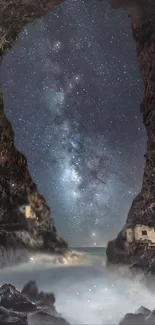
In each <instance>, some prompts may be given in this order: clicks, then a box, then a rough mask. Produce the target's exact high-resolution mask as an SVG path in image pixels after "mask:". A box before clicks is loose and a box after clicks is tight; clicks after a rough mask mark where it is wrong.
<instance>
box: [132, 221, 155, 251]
mask: <svg viewBox="0 0 155 325" xmlns="http://www.w3.org/2000/svg"><path fill="white" fill-rule="evenodd" d="M126 239H127V243H128V244H130V243H131V244H132V243H135V242H137V243H146V244H148V245H149V246H155V228H153V227H148V226H144V225H136V226H135V227H130V228H127V229H126Z"/></svg>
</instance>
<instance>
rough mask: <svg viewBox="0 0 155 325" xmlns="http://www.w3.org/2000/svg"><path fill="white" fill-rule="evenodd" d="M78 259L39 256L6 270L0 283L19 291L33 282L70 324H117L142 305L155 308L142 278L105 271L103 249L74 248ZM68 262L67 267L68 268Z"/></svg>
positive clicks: (0, 275) (125, 272) (153, 294)
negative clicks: (53, 298)
mask: <svg viewBox="0 0 155 325" xmlns="http://www.w3.org/2000/svg"><path fill="white" fill-rule="evenodd" d="M73 252H74V253H75V252H76V254H77V255H78V254H79V259H78V260H75V259H73V261H72V259H71V258H69V259H65V261H64V260H63V259H62V260H61V259H60V257H53V256H51V255H42V254H38V255H36V256H32V257H30V260H29V262H28V263H25V264H22V265H20V266H17V265H16V266H14V267H9V268H5V269H4V270H1V272H0V283H1V284H3V283H4V282H11V283H13V284H14V285H16V286H17V288H19V289H21V288H22V286H23V284H24V283H25V282H26V281H29V280H32V279H35V280H36V281H37V284H38V286H39V288H40V290H46V291H52V292H54V293H55V296H56V308H57V310H58V311H59V312H61V314H62V315H63V317H65V318H66V319H67V320H68V321H69V322H70V324H72V325H74V324H96V325H97V324H98V325H100V324H118V323H119V321H120V319H121V318H122V317H123V316H124V315H125V314H126V313H128V312H134V311H135V310H136V309H138V308H139V307H140V306H141V305H143V306H145V307H148V308H150V309H154V308H155V289H154V288H153V287H152V290H151V289H150V287H148V284H147V283H146V281H145V279H144V276H143V275H137V276H136V277H134V278H133V277H132V275H131V274H130V273H129V271H128V269H127V268H125V267H121V268H117V269H113V270H110V269H108V268H107V267H106V256H105V249H104V248H98V247H94V248H74V249H73ZM67 261H68V264H67Z"/></svg>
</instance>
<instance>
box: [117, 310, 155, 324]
mask: <svg viewBox="0 0 155 325" xmlns="http://www.w3.org/2000/svg"><path fill="white" fill-rule="evenodd" d="M144 324H147V325H151V324H155V310H153V311H151V310H150V309H148V308H145V307H143V306H142V307H140V308H139V309H138V310H137V311H136V312H135V313H128V314H126V315H125V316H124V317H123V319H122V320H121V321H120V323H119V325H144Z"/></svg>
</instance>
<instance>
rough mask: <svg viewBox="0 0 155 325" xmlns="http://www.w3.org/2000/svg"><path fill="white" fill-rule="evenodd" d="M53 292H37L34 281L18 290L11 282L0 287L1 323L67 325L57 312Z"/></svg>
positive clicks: (12, 324)
mask: <svg viewBox="0 0 155 325" xmlns="http://www.w3.org/2000/svg"><path fill="white" fill-rule="evenodd" d="M54 303H55V297H54V294H53V293H45V292H43V291H41V292H39V290H38V287H37V285H36V283H35V281H30V282H28V283H27V284H26V285H25V286H24V288H23V290H22V291H21V292H20V291H18V290H17V289H16V288H15V286H13V285H12V284H10V283H9V284H4V285H2V286H1V287H0V324H1V325H9V324H11V325H32V324H33V325H39V324H40V325H41V324H45V325H47V324H49V325H52V324H53V325H54V324H59V325H69V324H68V322H67V321H66V320H65V319H64V318H62V317H61V315H60V314H58V313H57V311H56V309H55V306H54Z"/></svg>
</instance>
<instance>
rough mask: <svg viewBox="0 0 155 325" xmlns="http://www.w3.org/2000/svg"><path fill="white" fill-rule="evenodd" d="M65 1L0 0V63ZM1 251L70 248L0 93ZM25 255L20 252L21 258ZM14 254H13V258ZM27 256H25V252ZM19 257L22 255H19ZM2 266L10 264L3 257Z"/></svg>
mask: <svg viewBox="0 0 155 325" xmlns="http://www.w3.org/2000/svg"><path fill="white" fill-rule="evenodd" d="M61 2H62V0H1V1H0V64H1V63H2V60H3V58H4V55H5V54H6V53H7V52H8V51H9V50H10V49H11V47H12V46H13V44H14V42H15V40H16V38H17V36H18V34H19V32H20V31H21V30H22V28H23V26H24V25H25V24H27V23H30V22H32V21H33V20H34V19H36V18H39V17H41V16H43V15H44V14H46V12H48V11H49V10H50V9H52V8H53V7H55V6H56V5H58V4H59V3H61ZM0 202H1V205H0V248H1V249H0V253H1V255H2V256H3V257H4V255H5V250H6V249H7V256H8V257H7V258H8V260H9V254H8V252H9V251H11V252H12V253H11V256H12V257H11V259H13V261H14V262H15V261H16V260H17V256H16V253H15V252H17V250H18V251H20V250H21V249H22V251H23V252H24V251H25V252H26V251H31V250H32V251H34V250H41V251H45V252H59V253H62V252H63V251H65V250H67V248H68V246H67V243H66V242H65V241H64V240H63V239H61V238H60V237H59V236H58V234H57V232H56V228H55V224H54V220H53V219H52V218H51V215H50V209H49V207H48V205H47V203H46V201H45V199H44V197H43V196H42V195H40V194H39V193H38V190H37V186H36V184H35V183H34V181H33V180H32V178H31V175H30V173H29V171H28V165H27V160H26V158H25V156H24V155H23V154H22V153H21V152H19V151H18V150H17V149H16V148H15V145H14V132H13V130H12V126H11V123H10V122H9V121H8V119H7V118H6V116H5V113H4V105H3V95H2V94H0ZM23 252H22V254H18V255H20V256H21V257H22V258H23V257H24V256H23ZM13 256H14V257H13ZM25 256H26V255H25ZM18 258H19V256H18ZM0 260H1V266H2V265H4V264H5V263H8V261H6V259H5V258H1V259H0Z"/></svg>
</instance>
